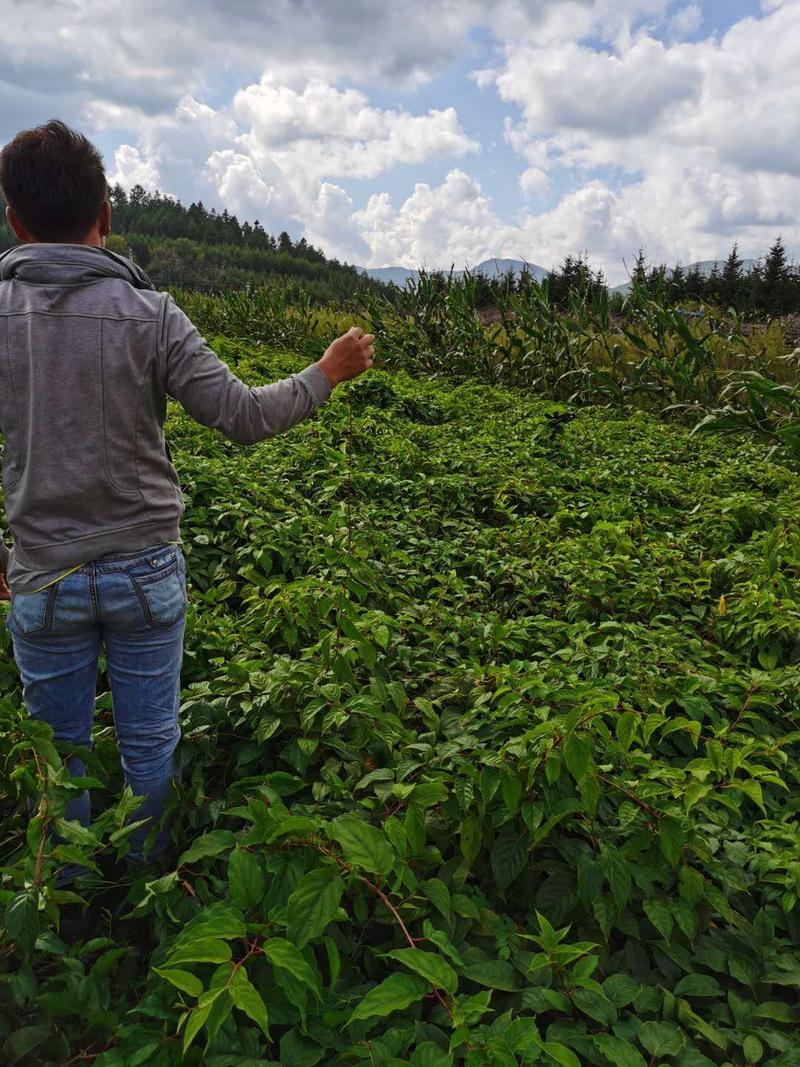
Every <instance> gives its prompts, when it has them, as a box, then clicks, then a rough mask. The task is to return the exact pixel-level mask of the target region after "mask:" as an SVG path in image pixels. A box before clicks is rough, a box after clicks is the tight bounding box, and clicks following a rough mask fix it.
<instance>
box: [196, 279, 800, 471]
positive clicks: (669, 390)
mask: <svg viewBox="0 0 800 1067" xmlns="http://www.w3.org/2000/svg"><path fill="white" fill-rule="evenodd" d="M483 284H484V283H483V280H482V279H481V278H480V277H479V276H476V275H469V274H468V275H466V276H465V277H463V278H452V279H450V280H447V279H444V278H442V277H441V276H440V275H436V274H433V275H429V274H423V275H422V276H421V277H420V278H419V280H418V281H416V282H415V283H413V284H412V285H410V286H409V287H408V289H407V290H406V291H404V292H403V293H402V294H399V293H397V294H395V295H394V297H393V299H391V300H390V299H387V298H385V297H384V296H382V295H371V296H365V297H364V299H363V302H362V315H361V317H360V320H359V321H360V322H361V324H362V325H364V326H366V327H368V328H369V329H370V330H373V331H374V332H375V333H376V335H377V338H378V342H377V343H378V354H379V358H380V362H381V366H384V367H387V368H393V369H398V368H399V369H404V370H407V371H410V372H411V373H414V374H424V375H428V376H435V377H442V376H444V377H446V378H448V379H450V380H462V381H464V380H468V379H478V380H479V381H483V382H486V383H488V384H496V383H503V384H505V385H513V386H521V387H524V388H529V389H533V390H535V391H536V392H537V393H539V394H540V395H543V396H546V397H548V398H550V399H554V400H561V401H567V402H570V403H579V404H593V405H603V406H608V407H613V408H615V409H617V410H630V409H633V408H643V409H644V410H646V411H651V412H656V413H658V414H659V415H661V416H662V417H665V418H669V419H675V420H679V421H681V422H682V423H684V424H685V425H690V426H697V425H698V424H700V425H702V427H703V428H704V429H717V430H724V431H728V432H733V433H745V434H747V435H749V436H752V435H755V436H757V437H758V438H760V439H762V440H764V441H766V442H769V443H770V444H771V445H773V446H774V447H776V448H780V449H788V450H789V451H791V452H792V453H793V454H795V455H800V375H798V367H799V366H800V347H796V346H797V342H798V341H800V336H798V335H796V334H794V335H793V334H792V323H791V322H789V323H785V324H784V323H781V322H779V321H774V322H770V323H767V324H752V323H746V322H744V321H743V320H742V318H741V317H740V316H738V315H737V314H736V313H735V312H731V311H725V310H719V309H716V308H711V309H706V310H704V311H703V312H697V313H693V314H691V315H687V314H686V313H685V312H684V311H683V310H682V309H680V308H678V307H675V306H673V305H670V304H669V302H668V301H666V300H665V299H663V298H659V299H656V298H654V297H653V295H652V294H651V292H650V290H649V289H648V288H647V287H646V286H641V287H639V286H637V287H636V288H634V289H633V291H632V292H631V294H630V295H629V296H628V298H627V300H626V305H625V314H624V315H617V314H615V313H614V312H613V310H612V308H611V303H610V301H609V300H608V298H607V295H606V294H605V293H604V292H603V291H600V290H596V289H591V288H590V289H588V290H578V291H573V292H572V295H571V297H570V299H569V305H568V308H567V309H566V311H565V310H563V309H562V308H561V307H559V304H558V300H557V299H555V298H553V297H552V295H551V293H550V291H549V288H548V287H547V286H541V285H538V284H536V283H533V282H530V283H527V284H526V283H523V284H521V285H519V286H517V287H512V286H508V287H506V288H505V289H503V290H498V291H497V294H496V295H497V307H496V315H495V318H494V321H492V322H491V323H488V324H487V322H486V321H485V317H484V316H483V315H482V314H481V311H480V307H479V305H480V300H481V294H482V291H483ZM176 295H177V297H178V299H179V301H180V302H181V304H182V305H183V306H184V308H185V309H186V311H187V313H188V314H189V315H190V316H191V318H192V319H193V320H194V321H195V322H196V323H197V324H198V326H199V328H200V329H201V330H202V331H205V332H206V333H222V334H225V335H226V336H228V337H237V338H241V339H243V340H246V339H248V338H255V339H256V340H258V341H260V342H263V343H265V344H270V345H277V346H279V347H291V348H292V349H294V350H296V351H302V352H304V353H305V354H307V355H308V356H309V358H312V357H313V358H317V357H318V356H319V355H321V353H322V351H323V350H324V347H325V345H326V344H327V343H328V341H329V340H330V338H331V337H333V336H335V334H336V333H337V332H340V331H341V330H343V329H346V328H347V327H348V326H349V325H350V324H351V323H352V322H353V321H354V320H353V317H352V316H349V315H347V316H346V315H345V314H344V313H343V312H342V311H337V310H336V309H334V308H325V309H321V308H317V307H315V306H314V304H313V302H312V301H311V300H310V299H309V298H308V297H307V296H300V297H298V298H296V299H294V298H290V297H287V295H286V294H285V293H284V292H282V291H281V290H276V289H258V290H254V291H252V292H248V293H227V294H224V295H222V296H212V295H203V294H197V293H189V292H176ZM557 296H558V293H556V297H557ZM793 345H794V346H795V347H793Z"/></svg>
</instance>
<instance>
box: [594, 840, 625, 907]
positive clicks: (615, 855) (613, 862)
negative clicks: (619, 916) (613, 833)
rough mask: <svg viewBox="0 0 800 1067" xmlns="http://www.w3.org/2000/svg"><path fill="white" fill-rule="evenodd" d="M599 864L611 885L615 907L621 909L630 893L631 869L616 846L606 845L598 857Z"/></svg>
mask: <svg viewBox="0 0 800 1067" xmlns="http://www.w3.org/2000/svg"><path fill="white" fill-rule="evenodd" d="M600 865H601V867H602V868H603V872H604V874H605V876H606V878H607V879H608V884H609V885H610V886H611V892H612V894H613V896H614V901H615V902H616V905H617V907H618V908H619V909H620V910H622V909H623V908H624V907H625V905H626V904H627V903H628V898H629V897H630V895H631V869H630V867H629V865H628V863H627V862H626V860H625V858H624V856H623V855H622V853H621V852H620V851H619V849H618V848H614V846H613V845H609V846H607V847H606V848H605V849H604V851H603V853H602V854H601V858H600Z"/></svg>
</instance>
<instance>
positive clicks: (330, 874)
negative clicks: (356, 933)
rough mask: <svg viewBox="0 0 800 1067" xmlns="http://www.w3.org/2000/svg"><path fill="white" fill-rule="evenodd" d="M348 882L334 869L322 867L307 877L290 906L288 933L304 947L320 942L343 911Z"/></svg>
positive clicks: (296, 889) (298, 887)
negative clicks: (345, 889)
mask: <svg viewBox="0 0 800 1067" xmlns="http://www.w3.org/2000/svg"><path fill="white" fill-rule="evenodd" d="M343 892H344V881H343V880H342V878H341V877H340V876H339V874H338V873H337V871H336V870H334V869H333V868H332V867H318V868H317V869H316V870H313V871H309V872H308V874H306V875H303V877H302V878H301V879H300V881H299V882H298V883H297V885H296V886H295V888H294V890H293V891H292V893H291V895H290V896H289V900H288V903H287V907H286V924H287V925H286V932H287V934H288V936H289V938H290V939H291V940H292V941H293V942H294V943H295V945H297V947H298V948H303V947H304V946H305V945H307V944H308V943H309V941H316V940H317V938H319V937H320V936H321V935H322V933H323V931H324V930H325V928H326V927H327V925H328V923H330V922H331V921H332V920H333V918H334V916H335V915H336V913H337V911H338V910H339V901H340V900H341V899H342V893H343Z"/></svg>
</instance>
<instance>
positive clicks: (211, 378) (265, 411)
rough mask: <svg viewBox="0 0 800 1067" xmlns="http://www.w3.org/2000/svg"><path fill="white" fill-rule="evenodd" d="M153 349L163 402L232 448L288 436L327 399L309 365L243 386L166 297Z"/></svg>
mask: <svg viewBox="0 0 800 1067" xmlns="http://www.w3.org/2000/svg"><path fill="white" fill-rule="evenodd" d="M159 348H160V353H159V354H160V357H161V360H162V365H161V366H162V373H163V381H164V385H165V388H166V391H167V393H168V394H169V396H171V397H173V398H174V399H175V400H177V401H178V402H179V403H180V404H181V405H182V406H183V407H184V409H185V410H186V411H187V412H188V414H189V415H191V416H192V418H193V419H195V420H196V421H197V422H200V423H202V424H203V425H204V426H210V427H212V428H213V429H215V430H221V431H222V433H224V434H225V436H226V437H228V438H230V440H231V441H236V442H237V443H238V444H243V445H251V444H255V442H256V441H261V440H263V439H264V438H265V437H273V436H274V435H275V434H278V433H282V432H283V431H284V430H288V429H289V428H290V427H292V426H294V425H296V424H297V423H298V422H302V420H303V419H305V418H307V417H308V416H309V415H312V414H313V413H314V412H315V411H316V409H317V408H318V407H319V405H320V404H322V403H323V402H324V401H326V400H327V399H328V397H329V396H330V394H331V388H330V386H329V385H328V380H327V378H326V377H325V375H324V374H323V373H322V371H321V370H320V369H319V367H317V366H316V365H315V364H313V363H312V364H310V365H309V366H308V367H306V368H305V369H304V370H302V371H300V373H299V374H293V375H291V377H289V378H283V379H281V380H280V381H277V382H273V383H271V384H270V385H259V386H248V385H245V383H244V382H243V381H241V380H240V379H239V378H237V377H236V375H235V374H233V373H232V372H231V370H230V368H229V367H228V365H227V364H226V363H223V362H222V360H221V359H220V358H219V357H218V356H217V355H215V353H214V352H213V351H212V350H211V349H210V348H209V346H208V345H207V344H206V342H205V340H204V339H203V338H202V337H201V336H200V334H199V333H198V331H197V328H196V327H195V326H194V324H193V323H192V321H191V320H190V319H189V318H188V316H186V315H185V314H184V313H183V312H182V311H181V309H180V308H179V307H178V305H177V304H176V303H175V301H174V300H173V298H172V297H171V296H169V295H167V296H166V297H165V299H164V306H163V308H162V317H161V329H160V337H159Z"/></svg>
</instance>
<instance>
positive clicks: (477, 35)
mask: <svg viewBox="0 0 800 1067" xmlns="http://www.w3.org/2000/svg"><path fill="white" fill-rule="evenodd" d="M0 8H2V9H3V35H2V38H1V39H0V141H2V142H5V141H7V140H8V139H9V138H11V137H12V136H13V135H14V134H15V133H16V132H17V131H18V130H19V129H22V128H25V127H28V126H32V125H36V124H37V123H39V122H44V121H46V120H47V119H50V118H61V119H63V120H64V121H66V122H68V123H70V124H71V125H74V126H76V127H77V128H79V129H81V130H82V131H83V132H85V133H86V134H87V136H89V137H90V138H91V139H92V140H93V141H94V143H95V144H96V145H97V146H98V148H100V150H101V151H102V153H103V157H104V161H105V165H106V168H107V171H108V173H109V177H110V179H111V180H112V181H118V182H120V183H121V184H122V185H123V186H125V187H126V188H130V187H131V186H133V185H134V184H136V183H140V184H141V185H143V186H144V187H145V188H146V189H148V190H150V191H154V190H156V189H158V190H160V191H161V192H162V193H167V194H169V195H172V196H176V197H178V198H179V199H180V200H181V201H183V202H184V203H189V202H191V201H194V200H202V202H203V203H204V204H205V205H206V206H207V207H209V208H210V207H212V206H213V207H215V208H217V209H218V210H222V209H223V208H227V209H228V210H229V211H230V212H232V213H235V214H236V215H237V216H238V217H239V219H240V221H243V220H244V219H249V220H250V221H251V222H252V221H254V220H255V219H258V220H260V222H261V223H262V225H263V226H264V227H265V228H266V229H267V230H268V231H270V232H274V233H278V232H280V231H281V230H284V229H285V230H287V231H288V232H289V233H290V234H291V235H292V237H293V238H295V239H297V238H299V237H300V236H304V237H305V238H306V240H308V241H310V242H311V243H312V244H314V245H316V246H317V247H319V248H321V249H323V251H324V252H325V253H326V254H327V255H329V256H332V257H333V256H335V257H337V258H338V259H340V260H342V261H346V262H348V263H356V264H359V265H362V266H367V267H383V266H405V267H420V266H426V267H428V268H445V269H446V268H449V267H450V266H451V265H455V266H456V268H461V267H464V266H474V265H475V264H477V263H479V262H481V261H482V260H484V259H487V258H491V257H509V258H516V259H524V260H527V261H528V262H531V263H536V264H539V265H540V266H543V267H545V268H549V267H551V266H553V265H554V264H556V263H559V262H560V261H561V260H563V258H564V256H566V255H567V254H579V253H586V254H587V255H588V256H589V259H590V262H591V263H592V265H593V266H594V267H596V268H602V270H603V271H604V272H605V276H606V278H607V280H608V281H609V282H610V283H611V284H618V283H620V282H623V281H625V279H626V277H627V270H628V267H629V266H630V265H631V262H632V259H633V257H634V255H635V253H636V251H637V249H639V248H642V249H644V252H645V255H646V257H647V258H648V260H650V261H651V262H655V263H660V262H666V263H670V264H672V263H676V262H682V263H684V264H686V263H690V262H693V261H696V260H706V259H721V258H723V257H724V256H726V255H727V253H728V252H729V250H730V248H731V246H732V244H733V242H734V241H738V243H739V250H740V253H741V254H742V255H743V256H744V257H748V258H749V257H753V258H755V257H758V256H760V255H762V254H763V253H764V252H765V251H766V250H767V248H768V247H769V245H770V244H771V243H772V241H773V240H774V238H775V237H776V236H777V235H778V234H780V235H782V237H783V239H784V241H785V243H786V245H787V248H788V249H789V252H790V254H791V255H792V256H793V257H795V258H800V77H798V69H800V0H693V2H688V0H436V2H427V0H391V2H390V3H385V2H383V0H225V2H221V0H167V2H166V3H165V2H164V0H137V3H136V4H131V3H129V2H128V0H0Z"/></svg>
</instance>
